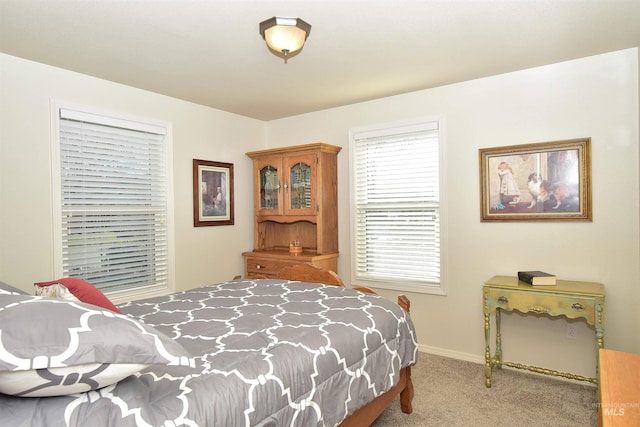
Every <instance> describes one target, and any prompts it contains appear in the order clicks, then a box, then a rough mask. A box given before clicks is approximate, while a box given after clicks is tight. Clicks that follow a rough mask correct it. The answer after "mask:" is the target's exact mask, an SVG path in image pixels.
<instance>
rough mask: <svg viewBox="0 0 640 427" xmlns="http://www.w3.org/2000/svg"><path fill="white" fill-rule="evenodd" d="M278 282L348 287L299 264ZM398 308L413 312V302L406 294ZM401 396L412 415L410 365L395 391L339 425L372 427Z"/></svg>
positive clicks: (330, 274)
mask: <svg viewBox="0 0 640 427" xmlns="http://www.w3.org/2000/svg"><path fill="white" fill-rule="evenodd" d="M276 276H277V278H278V279H288V280H299V281H304V282H312V283H324V284H327V285H335V286H342V287H345V285H344V283H343V282H342V280H341V279H340V277H339V276H338V275H337V274H336V273H334V272H333V271H330V270H323V269H321V268H319V267H316V266H314V265H312V264H296V265H293V266H290V267H285V268H283V269H281V270H280V271H278V272H277V273H276ZM353 289H355V290H358V291H361V292H368V293H373V294H375V293H376V292H374V291H373V290H371V289H369V288H365V287H354V288H353ZM398 305H399V306H400V307H402V308H403V309H404V310H405V311H406V312H407V313H409V312H410V311H411V302H410V301H409V298H407V297H406V296H404V295H399V296H398ZM398 395H400V408H401V409H402V412H404V413H405V414H410V413H411V412H413V407H412V406H411V402H412V401H413V383H412V382H411V367H410V366H408V367H406V368H403V369H402V370H401V371H400V380H399V381H398V384H396V385H395V386H394V387H393V388H391V389H390V390H388V391H386V392H385V393H383V394H381V395H380V396H378V397H376V398H375V399H374V400H372V401H371V402H369V403H367V404H366V405H364V406H362V407H361V408H360V409H358V410H357V411H356V412H354V413H353V414H351V415H350V416H348V417H347V418H345V419H344V421H342V423H340V426H341V427H350V426H353V427H363V426H369V425H371V423H373V422H374V421H375V420H376V418H378V417H379V416H380V414H382V412H384V410H385V409H387V407H388V406H389V405H390V404H391V403H392V402H393V401H394V399H395V398H396V397H397V396H398Z"/></svg>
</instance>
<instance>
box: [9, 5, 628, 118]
mask: <svg viewBox="0 0 640 427" xmlns="http://www.w3.org/2000/svg"><path fill="white" fill-rule="evenodd" d="M274 15H277V16H288V17H300V18H302V19H304V20H305V21H307V22H308V23H310V24H311V25H312V29H311V34H310V36H309V39H308V40H307V44H306V45H305V47H304V49H303V51H302V52H301V53H300V54H299V55H297V56H296V57H294V58H291V59H290V60H289V63H288V64H286V65H285V64H284V63H283V61H282V60H281V59H279V58H278V57H276V56H274V55H273V54H271V53H270V52H269V51H268V49H267V48H266V45H265V43H264V41H263V40H262V38H261V37H260V34H259V33H258V23H259V22H260V21H263V20H265V19H267V18H270V17H272V16H274ZM639 45H640V0H597V1H594V0H422V1H419V0H395V1H394V0H313V1H310V0H298V1H275V0H272V1H267V0H262V1H260V0H208V1H205V0H135V1H131V0H130V1H124V0H101V1H97V0H94V1H87V0H85V1H80V0H31V1H27V0H0V51H1V52H4V53H7V54H9V55H14V56H18V57H22V58H26V59H30V60H34V61H38V62H42V63H45V64H50V65H54V66H57V67H61V68H66V69H69V70H73V71H78V72H80V73H83V74H88V75H92V76H96V77H100V78H103V79H107V80H111V81H114V82H119V83H123V84H126V85H130V86H135V87H138V88H142V89H146V90H150V91H153V92H158V93H162V94H166V95H169V96H172V97H176V98H180V99H184V100H188V101H192V102H195V103H198V104H203V105H208V106H211V107H214V108H217V109H221V110H225V111H229V112H233V113H237V114H241V115H243V116H248V117H253V118H256V119H260V120H272V119H277V118H281V117H287V116H292V115H296V114H301V113H306V112H310V111H317V110H321V109H325V108H330V107H335V106H340V105H346V104H351V103H355V102H359V101H365V100H369V99H375V98H380V97H385V96H389V95H395V94H400V93H406V92H411V91H415V90H420V89H427V88H431V87H435V86H441V85H445V84H449V83H455V82H460V81H464V80H469V79H474V78H479V77H485V76H489V75H495V74H500V73H505V72H510V71H516V70H521V69H525V68H530V67H534V66H539V65H544V64H549V63H554V62H560V61H564V60H570V59H575V58H580V57H585V56H590V55H594V54H599V53H604V52H609V51H613V50H619V49H625V48H629V47H636V46H639Z"/></svg>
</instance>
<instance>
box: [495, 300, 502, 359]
mask: <svg viewBox="0 0 640 427" xmlns="http://www.w3.org/2000/svg"><path fill="white" fill-rule="evenodd" d="M500 311H501V310H500V309H499V308H496V360H495V363H494V365H495V366H497V367H498V368H502V333H501V332H500V324H501V323H502V314H501V312H500Z"/></svg>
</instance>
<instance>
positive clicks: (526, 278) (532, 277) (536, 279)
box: [518, 271, 556, 286]
mask: <svg viewBox="0 0 640 427" xmlns="http://www.w3.org/2000/svg"><path fill="white" fill-rule="evenodd" d="M518 280H520V281H522V282H525V283H528V284H530V285H539V286H553V285H555V284H556V276H555V274H549V273H545V272H544V271H518Z"/></svg>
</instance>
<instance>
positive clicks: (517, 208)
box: [479, 138, 592, 221]
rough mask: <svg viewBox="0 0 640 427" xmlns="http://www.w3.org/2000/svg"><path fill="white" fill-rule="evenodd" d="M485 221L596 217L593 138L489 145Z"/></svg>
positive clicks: (484, 158) (483, 154)
mask: <svg viewBox="0 0 640 427" xmlns="http://www.w3.org/2000/svg"><path fill="white" fill-rule="evenodd" d="M479 154H480V213H481V215H480V216H481V221H591V220H592V213H591V138H579V139H571V140H565V141H554V142H542V143H535V144H523V145H512V146H506V147H496V148H484V149H480V150H479Z"/></svg>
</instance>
